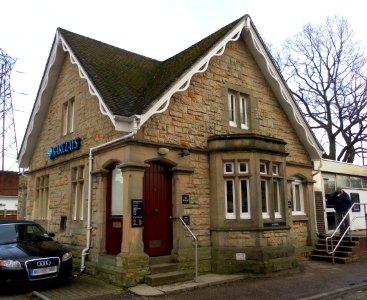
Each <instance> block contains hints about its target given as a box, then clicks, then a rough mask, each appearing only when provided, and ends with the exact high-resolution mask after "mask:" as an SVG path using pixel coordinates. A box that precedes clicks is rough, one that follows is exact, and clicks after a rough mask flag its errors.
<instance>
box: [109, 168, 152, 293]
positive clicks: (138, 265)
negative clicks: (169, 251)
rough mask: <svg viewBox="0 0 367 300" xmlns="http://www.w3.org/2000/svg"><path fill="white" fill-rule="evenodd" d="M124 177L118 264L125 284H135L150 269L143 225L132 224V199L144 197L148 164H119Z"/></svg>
mask: <svg viewBox="0 0 367 300" xmlns="http://www.w3.org/2000/svg"><path fill="white" fill-rule="evenodd" d="M117 167H118V168H120V169H121V171H122V177H123V202H124V203H123V208H124V212H123V233H122V245H121V253H120V254H118V255H117V256H116V265H117V266H118V267H122V268H123V270H124V274H125V276H124V278H123V285H124V286H134V285H136V284H137V283H139V282H141V281H143V279H144V275H146V274H147V273H148V271H149V256H148V255H147V254H146V253H144V244H143V227H134V228H133V227H132V226H131V218H132V216H131V200H132V199H143V176H144V171H145V169H146V168H148V167H149V165H148V164H142V163H137V162H126V163H122V164H120V165H118V166H117Z"/></svg>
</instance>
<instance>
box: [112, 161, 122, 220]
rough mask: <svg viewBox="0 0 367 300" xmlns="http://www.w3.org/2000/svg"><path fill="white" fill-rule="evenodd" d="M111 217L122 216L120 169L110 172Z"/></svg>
mask: <svg viewBox="0 0 367 300" xmlns="http://www.w3.org/2000/svg"><path fill="white" fill-rule="evenodd" d="M111 184H112V186H111V197H112V198H111V215H112V216H122V215H123V207H122V203H123V198H122V196H123V177H122V172H121V169H119V168H115V169H113V171H112V180H111Z"/></svg>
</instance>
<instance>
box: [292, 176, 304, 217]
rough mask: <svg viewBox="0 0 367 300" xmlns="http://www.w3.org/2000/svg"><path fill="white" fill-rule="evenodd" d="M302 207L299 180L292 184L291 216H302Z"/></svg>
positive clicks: (300, 182)
mask: <svg viewBox="0 0 367 300" xmlns="http://www.w3.org/2000/svg"><path fill="white" fill-rule="evenodd" d="M304 206H305V204H304V196H303V184H302V181H301V180H299V179H296V180H294V181H293V182H292V214H293V215H304V214H305V207H304Z"/></svg>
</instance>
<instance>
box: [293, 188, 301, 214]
mask: <svg viewBox="0 0 367 300" xmlns="http://www.w3.org/2000/svg"><path fill="white" fill-rule="evenodd" d="M294 189H295V195H294V196H295V203H294V210H295V211H301V193H300V187H299V184H295V186H294Z"/></svg>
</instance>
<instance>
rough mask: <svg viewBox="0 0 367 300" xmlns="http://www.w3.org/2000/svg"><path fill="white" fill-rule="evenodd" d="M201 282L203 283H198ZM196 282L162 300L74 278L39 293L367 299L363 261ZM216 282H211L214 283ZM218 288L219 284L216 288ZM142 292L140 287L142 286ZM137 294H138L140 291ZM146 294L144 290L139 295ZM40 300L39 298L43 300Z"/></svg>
mask: <svg viewBox="0 0 367 300" xmlns="http://www.w3.org/2000/svg"><path fill="white" fill-rule="evenodd" d="M200 277H201V278H200ZM217 277H221V275H215V276H210V274H207V275H203V276H199V282H200V281H202V279H203V278H212V281H211V282H209V281H207V282H205V285H201V286H200V285H196V286H195V285H193V283H192V282H191V283H182V284H175V285H171V286H161V287H156V288H155V289H157V290H159V291H163V293H162V294H159V295H157V296H154V297H151V295H149V294H144V293H141V294H139V293H133V292H132V291H131V290H123V289H121V288H118V287H115V286H112V285H108V284H106V283H103V282H101V281H100V280H97V279H94V278H92V277H90V276H88V275H78V276H73V277H72V278H71V279H70V283H68V284H67V285H64V286H61V287H52V286H49V287H47V288H45V289H43V290H37V291H39V292H40V293H41V295H43V296H45V297H47V298H44V299H52V300H59V299H63V300H64V299H66V300H74V299H88V300H105V299H107V300H120V299H154V300H158V299H164V300H171V299H172V300H187V299H195V300H200V299H203V300H207V299H213V300H214V299H221V300H222V299H230V300H237V299H238V300H242V299H250V300H268V299H269V300H270V299H271V300H276V299H279V300H293V299H296V300H301V299H302V300H321V299H323V300H326V299H327V300H329V299H335V300H366V299H367V260H366V261H361V262H355V263H351V264H334V265H333V264H331V263H325V262H317V261H308V260H307V261H303V262H301V263H300V269H299V271H294V272H285V273H280V274H276V275H275V276H271V277H263V278H245V279H239V280H236V281H233V279H231V280H229V279H230V277H229V276H226V275H224V276H222V277H221V278H222V279H227V280H228V281H226V280H221V281H218V280H217ZM214 279H215V280H214ZM219 283H221V284H219ZM140 286H143V285H140ZM135 290H139V288H138V287H136V288H135ZM140 291H141V292H144V291H145V289H140ZM0 299H1V300H21V299H37V297H32V298H31V296H30V293H29V292H28V293H20V294H14V293H13V294H12V295H10V294H8V295H1V294H0ZM41 299H42V298H41Z"/></svg>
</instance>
